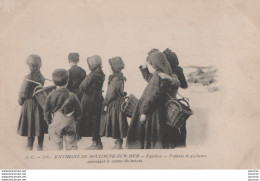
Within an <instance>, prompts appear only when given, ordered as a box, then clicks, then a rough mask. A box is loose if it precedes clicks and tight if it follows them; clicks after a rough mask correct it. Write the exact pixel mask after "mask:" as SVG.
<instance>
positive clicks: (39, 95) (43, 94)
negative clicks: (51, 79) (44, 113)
mask: <svg viewBox="0 0 260 181" xmlns="http://www.w3.org/2000/svg"><path fill="white" fill-rule="evenodd" d="M55 88H56V86H55V85H52V86H48V87H43V86H37V87H35V89H34V94H33V97H35V99H36V101H37V102H38V104H39V105H40V106H41V107H42V108H43V109H44V106H45V103H46V98H47V96H48V95H49V94H50V93H51V92H52V91H53V90H54V89H55Z"/></svg>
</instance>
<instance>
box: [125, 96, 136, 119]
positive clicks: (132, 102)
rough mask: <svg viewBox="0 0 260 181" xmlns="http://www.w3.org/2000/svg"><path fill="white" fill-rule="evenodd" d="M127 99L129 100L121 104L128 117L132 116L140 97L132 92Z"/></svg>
mask: <svg viewBox="0 0 260 181" xmlns="http://www.w3.org/2000/svg"><path fill="white" fill-rule="evenodd" d="M126 99H127V101H126V102H124V103H123V104H122V105H121V111H122V112H123V113H124V114H125V115H126V116H127V117H129V118H131V117H132V114H133V112H134V110H135V107H136V105H137V103H138V99H137V98H136V97H135V96H134V95H133V94H130V95H129V96H128V97H126Z"/></svg>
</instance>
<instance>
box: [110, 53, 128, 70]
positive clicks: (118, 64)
mask: <svg viewBox="0 0 260 181" xmlns="http://www.w3.org/2000/svg"><path fill="white" fill-rule="evenodd" d="M109 64H110V66H111V68H112V70H113V72H114V73H120V72H121V70H122V69H124V68H125V64H124V62H123V60H122V58H121V57H114V58H111V59H109Z"/></svg>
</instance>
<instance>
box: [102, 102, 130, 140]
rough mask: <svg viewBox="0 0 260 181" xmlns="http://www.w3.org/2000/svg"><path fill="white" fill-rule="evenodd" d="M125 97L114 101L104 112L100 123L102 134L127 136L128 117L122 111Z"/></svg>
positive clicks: (119, 137)
mask: <svg viewBox="0 0 260 181" xmlns="http://www.w3.org/2000/svg"><path fill="white" fill-rule="evenodd" d="M123 102H124V99H121V98H120V99H117V100H114V101H112V102H111V103H110V104H109V105H108V108H107V112H103V114H102V117H101V125H100V136H106V137H112V138H114V139H122V138H125V137H126V136H127V131H128V123H127V118H126V116H125V115H124V114H123V112H122V111H121V105H122V103H123Z"/></svg>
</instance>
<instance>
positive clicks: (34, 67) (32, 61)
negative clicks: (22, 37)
mask: <svg viewBox="0 0 260 181" xmlns="http://www.w3.org/2000/svg"><path fill="white" fill-rule="evenodd" d="M26 64H27V65H28V66H29V67H30V70H31V72H39V71H40V68H41V65H42V63H41V57H40V56H39V55H36V54H32V55H29V57H28V58H27V60H26Z"/></svg>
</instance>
